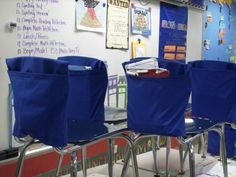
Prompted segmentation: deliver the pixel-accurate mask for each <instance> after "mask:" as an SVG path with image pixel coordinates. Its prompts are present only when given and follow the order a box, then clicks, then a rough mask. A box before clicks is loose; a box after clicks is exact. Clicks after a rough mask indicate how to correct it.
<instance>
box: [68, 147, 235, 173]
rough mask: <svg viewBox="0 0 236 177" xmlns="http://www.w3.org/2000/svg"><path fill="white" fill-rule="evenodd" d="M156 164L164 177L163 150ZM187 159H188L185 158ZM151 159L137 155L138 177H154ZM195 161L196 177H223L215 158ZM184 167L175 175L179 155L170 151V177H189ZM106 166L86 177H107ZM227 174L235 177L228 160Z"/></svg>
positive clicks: (117, 168)
mask: <svg viewBox="0 0 236 177" xmlns="http://www.w3.org/2000/svg"><path fill="white" fill-rule="evenodd" d="M157 157H158V162H159V165H158V167H159V169H160V171H161V173H162V174H163V176H164V169H165V148H161V149H160V150H159V151H158V153H157ZM187 158H188V157H187ZM152 159H153V157H152V153H151V152H147V153H144V154H141V155H138V164H139V176H140V177H154V173H153V172H152V171H153V169H154V167H153V160H152ZM195 160H196V163H195V164H196V166H195V168H196V177H209V176H211V177H223V170H222V165H221V162H219V161H218V160H217V158H216V157H211V156H207V158H205V159H202V158H201V156H200V155H197V154H196V156H195ZM184 166H185V171H186V172H185V174H184V175H183V176H182V175H176V174H177V171H178V169H179V153H178V151H177V150H173V149H172V150H171V155H170V169H171V174H172V175H171V176H178V177H189V167H188V160H187V161H186V162H185V164H184ZM122 167H123V166H122V163H121V162H118V163H116V164H115V165H114V177H119V176H120V174H121V170H122ZM107 169H108V168H107V165H102V166H99V167H95V168H92V169H88V171H87V172H88V177H108V170H107ZM228 173H229V177H236V161H232V160H228ZM69 176H70V175H66V176H64V177H69ZM78 176H82V174H81V173H78ZM127 177H133V174H132V169H131V168H129V170H128V175H127Z"/></svg>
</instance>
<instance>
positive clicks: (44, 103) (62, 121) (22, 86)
mask: <svg viewBox="0 0 236 177" xmlns="http://www.w3.org/2000/svg"><path fill="white" fill-rule="evenodd" d="M6 63H7V67H8V74H9V77H10V80H11V83H12V89H13V93H14V108H15V125H14V132H13V135H14V136H16V137H18V138H23V137H25V136H27V135H30V136H31V137H32V138H34V139H38V140H40V141H41V142H42V143H44V144H47V145H51V146H54V147H63V146H66V145H67V121H66V116H65V113H66V105H67V95H68V75H67V73H68V64H67V62H63V61H57V60H53V59H47V58H40V57H17V58H11V59H7V60H6Z"/></svg>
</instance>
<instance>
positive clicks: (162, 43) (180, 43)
mask: <svg viewBox="0 0 236 177" xmlns="http://www.w3.org/2000/svg"><path fill="white" fill-rule="evenodd" d="M187 20H188V9H187V8H186V7H178V6H175V5H171V4H167V3H164V2H161V3H160V36H159V57H160V58H164V59H169V60H185V59H186V47H187V46H186V42H187V39H186V38H187Z"/></svg>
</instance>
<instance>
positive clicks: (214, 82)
mask: <svg viewBox="0 0 236 177" xmlns="http://www.w3.org/2000/svg"><path fill="white" fill-rule="evenodd" d="M190 67H191V77H192V115H193V116H196V117H204V118H209V119H211V120H213V121H215V122H217V123H221V122H235V120H236V109H235V108H236V92H235V90H236V82H235V80H236V64H233V63H227V62H222V61H206V60H201V61H194V62H190Z"/></svg>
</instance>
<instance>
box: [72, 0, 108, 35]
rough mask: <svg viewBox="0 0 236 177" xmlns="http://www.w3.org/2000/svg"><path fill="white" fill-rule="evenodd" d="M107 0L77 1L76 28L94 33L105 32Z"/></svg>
mask: <svg viewBox="0 0 236 177" xmlns="http://www.w3.org/2000/svg"><path fill="white" fill-rule="evenodd" d="M106 8H107V7H106V0H78V1H76V28H77V30H86V31H93V32H105V29H106Z"/></svg>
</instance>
